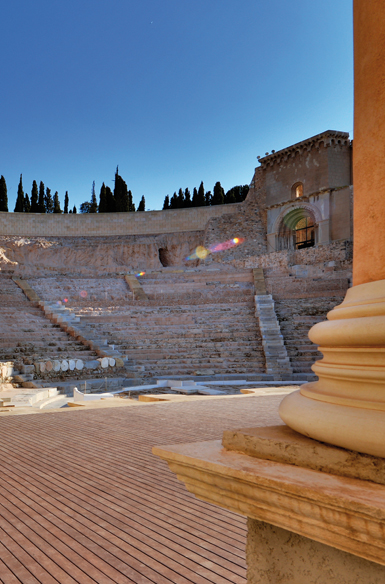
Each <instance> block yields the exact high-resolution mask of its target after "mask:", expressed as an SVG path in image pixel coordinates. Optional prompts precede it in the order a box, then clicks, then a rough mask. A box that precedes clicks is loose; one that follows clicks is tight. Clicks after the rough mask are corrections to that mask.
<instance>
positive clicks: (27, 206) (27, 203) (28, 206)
mask: <svg viewBox="0 0 385 584" xmlns="http://www.w3.org/2000/svg"><path fill="white" fill-rule="evenodd" d="M23 211H24V213H30V212H31V203H30V200H29V196H28V193H25V197H24V208H23Z"/></svg>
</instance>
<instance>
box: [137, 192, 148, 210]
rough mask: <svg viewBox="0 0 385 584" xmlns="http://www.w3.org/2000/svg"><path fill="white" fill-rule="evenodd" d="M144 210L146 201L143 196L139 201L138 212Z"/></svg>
mask: <svg viewBox="0 0 385 584" xmlns="http://www.w3.org/2000/svg"><path fill="white" fill-rule="evenodd" d="M145 210H146V199H145V198H144V195H143V196H142V198H141V199H140V203H139V206H138V211H145Z"/></svg>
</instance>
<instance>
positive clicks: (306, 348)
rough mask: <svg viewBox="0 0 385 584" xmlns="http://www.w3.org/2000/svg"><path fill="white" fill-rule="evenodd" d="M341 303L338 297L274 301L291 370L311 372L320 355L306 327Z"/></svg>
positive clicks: (323, 317)
mask: <svg viewBox="0 0 385 584" xmlns="http://www.w3.org/2000/svg"><path fill="white" fill-rule="evenodd" d="M340 302H341V298H340V297H329V298H325V297H320V298H303V299H298V300H297V301H295V302H293V300H292V299H286V300H276V302H275V310H276V314H277V318H278V321H279V324H280V327H281V332H282V334H283V336H284V338H285V344H286V348H287V353H288V355H289V357H290V361H291V364H292V368H293V372H294V373H311V372H312V371H311V366H312V365H313V363H314V362H315V361H316V360H318V359H321V358H322V355H321V353H320V352H319V351H318V349H317V346H316V345H314V344H313V343H312V342H311V341H310V340H309V337H308V333H309V329H310V328H311V327H312V326H313V325H315V324H316V323H317V322H321V321H323V320H325V317H326V314H327V312H328V311H329V310H332V308H333V307H334V306H336V305H337V304H339V303H340Z"/></svg>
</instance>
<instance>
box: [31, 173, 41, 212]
mask: <svg viewBox="0 0 385 584" xmlns="http://www.w3.org/2000/svg"><path fill="white" fill-rule="evenodd" d="M38 196H39V191H38V189H37V182H36V181H35V180H34V181H33V183H32V190H31V213H38V212H39V210H38V204H37V199H38Z"/></svg>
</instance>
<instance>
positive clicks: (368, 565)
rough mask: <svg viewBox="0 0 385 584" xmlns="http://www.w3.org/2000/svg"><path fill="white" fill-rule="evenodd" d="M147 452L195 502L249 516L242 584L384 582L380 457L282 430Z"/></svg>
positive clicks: (384, 476)
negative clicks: (158, 459)
mask: <svg viewBox="0 0 385 584" xmlns="http://www.w3.org/2000/svg"><path fill="white" fill-rule="evenodd" d="M153 452H154V454H156V455H158V456H160V457H161V458H163V459H164V460H166V461H167V462H168V464H169V467H170V469H171V470H172V471H173V472H175V473H176V474H177V476H178V478H179V480H181V481H183V482H184V483H185V485H186V487H187V489H188V490H189V491H191V492H192V493H193V494H194V495H196V496H197V497H198V498H200V499H203V500H204V501H208V502H210V503H214V504H216V505H219V506H221V507H225V508H227V509H229V510H231V511H234V512H237V513H241V514H243V515H245V516H247V517H248V518H249V535H248V546H247V563H248V567H249V576H248V582H249V584H257V583H258V584H264V583H265V582H266V584H267V582H269V584H279V583H282V584H302V583H303V584H305V583H306V584H313V583H314V584H331V583H334V582H336V583H337V582H338V584H342V583H343V584H345V583H346V584H355V583H356V582H357V583H358V582H360V581H365V584H380V582H385V472H384V471H385V461H384V459H382V458H377V457H374V456H370V455H366V454H358V453H356V452H353V451H348V450H345V449H343V448H338V447H335V446H328V445H326V444H323V443H321V442H317V441H316V440H312V439H310V438H306V437H304V436H302V435H300V434H297V433H296V432H294V431H292V430H290V429H289V428H287V427H286V426H274V427H268V428H254V429H246V430H234V431H231V432H225V434H224V438H223V443H222V442H221V441H210V442H198V443H194V444H179V445H175V446H167V447H164V448H163V447H156V448H154V449H153ZM321 469H322V470H321ZM325 469H326V470H327V472H326V471H325ZM357 476H358V477H359V478H357ZM253 521H254V522H253ZM276 528H278V529H276ZM293 538H294V539H293ZM293 541H294V542H296V545H293ZM297 544H298V545H297ZM300 550H302V551H300ZM305 558H307V559H306V562H305ZM349 558H350V559H351V562H350V561H349ZM289 566H291V567H290V570H289V571H288V570H286V568H287V569H289ZM283 568H285V570H286V571H285V570H283ZM360 574H361V575H362V574H365V578H363V579H362V580H358V579H357V578H358V576H359V575H360ZM266 578H268V579H266ZM306 578H307V579H306ZM349 578H350V580H349Z"/></svg>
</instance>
